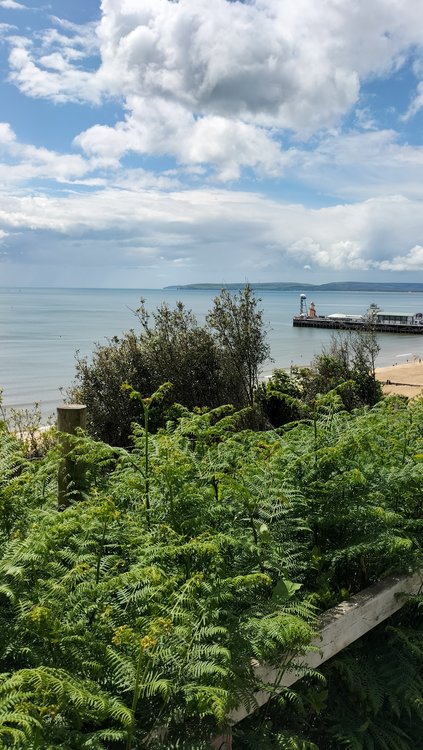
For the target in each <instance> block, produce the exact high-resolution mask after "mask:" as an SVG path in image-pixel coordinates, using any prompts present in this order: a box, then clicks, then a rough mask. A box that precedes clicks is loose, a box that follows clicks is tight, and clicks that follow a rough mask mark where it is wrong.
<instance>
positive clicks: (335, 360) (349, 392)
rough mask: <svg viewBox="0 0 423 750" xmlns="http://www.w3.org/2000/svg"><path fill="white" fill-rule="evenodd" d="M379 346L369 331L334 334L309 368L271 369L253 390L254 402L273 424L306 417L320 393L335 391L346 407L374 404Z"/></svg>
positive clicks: (378, 389)
mask: <svg viewBox="0 0 423 750" xmlns="http://www.w3.org/2000/svg"><path fill="white" fill-rule="evenodd" d="M378 352H379V345H378V343H377V341H376V338H375V335H374V333H373V332H372V331H363V332H361V331H360V332H359V333H343V334H339V335H337V336H333V337H332V339H331V343H330V346H329V347H328V348H327V349H324V350H323V351H322V352H321V354H318V355H317V356H316V357H315V358H314V360H313V362H312V363H311V365H310V367H307V368H305V367H304V368H299V367H293V368H291V371H290V372H289V373H288V372H285V371H284V370H274V372H273V373H272V376H271V377H270V378H269V379H268V380H267V381H266V382H264V383H261V384H260V385H259V386H258V387H257V389H256V401H257V404H259V405H260V407H261V409H262V410H263V413H264V415H265V417H266V418H267V420H268V421H269V422H270V424H271V425H272V426H273V427H280V426H281V425H284V424H287V423H288V422H292V421H293V420H295V419H301V418H302V417H309V416H310V415H311V414H312V413H313V410H314V408H315V400H316V397H318V396H319V395H321V394H324V393H329V392H330V391H335V392H336V393H337V394H338V395H339V396H340V398H341V400H342V404H343V406H344V408H345V409H347V410H348V411H352V410H353V409H355V408H357V407H360V406H366V405H367V406H373V405H374V404H376V403H377V402H378V401H380V399H381V398H382V388H381V385H380V383H379V382H378V381H377V380H376V378H375V359H376V356H377V354H378Z"/></svg>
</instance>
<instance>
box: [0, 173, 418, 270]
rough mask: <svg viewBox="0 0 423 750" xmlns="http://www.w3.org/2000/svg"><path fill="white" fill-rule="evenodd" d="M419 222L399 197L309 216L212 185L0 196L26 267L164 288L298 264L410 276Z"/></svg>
mask: <svg viewBox="0 0 423 750" xmlns="http://www.w3.org/2000/svg"><path fill="white" fill-rule="evenodd" d="M422 217H423V211H422V202H421V201H416V200H414V201H411V200H407V199H405V198H403V197H401V196H397V197H395V196H391V197H389V198H388V197H386V198H378V199H373V200H369V201H364V202H362V203H357V204H355V205H342V204H340V205H337V206H332V207H328V208H322V209H318V210H317V209H313V210H312V209H306V208H305V207H303V206H301V205H295V204H291V205H289V204H286V203H282V202H278V201H272V200H270V199H266V198H265V197H263V196H261V195H259V194H253V193H246V192H235V191H228V190H217V189H215V190H205V189H203V190H198V191H193V190H182V191H181V190H166V191H162V190H160V189H159V188H158V187H157V186H156V187H154V186H150V187H145V188H144V189H143V188H138V189H136V190H132V189H123V188H116V189H112V188H106V189H103V190H93V191H91V192H89V193H84V194H79V193H77V192H74V193H70V194H68V195H62V196H55V197H51V196H48V195H42V194H38V195H22V196H19V195H15V196H11V195H10V193H7V192H6V191H5V192H4V193H0V230H1V231H2V232H7V233H9V234H10V236H9V237H8V238H7V247H8V250H9V257H13V249H14V248H19V253H20V257H21V258H22V257H24V258H25V262H30V261H34V259H35V258H36V259H37V262H38V263H40V266H43V265H45V264H49V265H51V266H57V268H60V267H61V266H62V265H63V264H64V265H67V266H74V267H75V268H76V267H78V265H79V266H81V268H82V267H85V266H87V267H95V268H97V274H98V275H99V276H100V277H101V276H102V275H104V274H106V273H107V270H108V269H110V268H114V267H121V268H122V269H125V268H126V269H131V268H134V269H135V268H139V267H144V266H145V265H148V267H149V268H150V272H149V273H150V283H151V284H152V285H155V284H156V285H157V284H158V283H160V281H159V279H160V276H161V274H164V276H165V278H166V279H167V282H166V283H171V282H172V281H174V280H175V278H176V279H177V280H179V281H183V280H188V281H195V280H201V279H210V280H217V281H218V280H221V279H222V277H223V276H225V278H226V280H228V281H230V280H239V278H240V269H242V275H243V276H245V277H247V278H254V280H260V279H261V280H274V279H275V278H283V277H284V276H285V274H286V271H287V269H289V270H290V273H293V274H294V273H295V272H296V269H297V271H299V270H303V269H304V267H307V266H310V267H312V268H313V273H318V272H320V273H325V274H326V277H327V276H328V275H329V276H330V275H332V274H333V273H336V272H340V271H342V272H345V275H346V276H347V277H348V276H351V275H354V274H356V273H361V272H363V271H366V272H367V273H373V274H376V273H378V272H380V271H392V272H395V271H407V270H408V271H416V270H419V269H421V267H422V266H421V264H422V257H423V251H422V247H423V243H422V237H423V218H422ZM16 232H19V233H20V234H19V241H18V242H17V241H16V242H14V239H13V237H14V233H16ZM410 248H412V250H410ZM178 268H180V273H181V274H182V269H183V276H182V275H181V276H178V273H179V272H178ZM172 269H173V270H172ZM128 274H129V271H128ZM175 274H176V276H175ZM130 280H131V279H130V275H128V283H130Z"/></svg>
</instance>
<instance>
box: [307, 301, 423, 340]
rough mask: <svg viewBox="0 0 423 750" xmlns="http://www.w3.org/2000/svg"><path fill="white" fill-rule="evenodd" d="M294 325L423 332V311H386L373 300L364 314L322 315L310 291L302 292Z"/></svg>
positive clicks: (351, 329)
mask: <svg viewBox="0 0 423 750" xmlns="http://www.w3.org/2000/svg"><path fill="white" fill-rule="evenodd" d="M292 325H293V326H297V327H299V328H332V329H334V330H344V331H363V330H372V331H375V332H376V333H416V334H419V333H420V334H423V313H414V314H411V313H401V312H385V311H384V310H381V308H380V307H378V306H377V305H375V304H374V303H372V304H371V305H370V306H369V308H368V310H367V312H366V313H365V314H364V315H352V314H351V315H350V314H349V313H341V312H337V313H332V314H331V315H318V314H317V310H316V306H315V304H314V302H311V303H310V306H308V305H307V297H306V295H305V294H301V295H300V314H299V315H294V317H293V319H292Z"/></svg>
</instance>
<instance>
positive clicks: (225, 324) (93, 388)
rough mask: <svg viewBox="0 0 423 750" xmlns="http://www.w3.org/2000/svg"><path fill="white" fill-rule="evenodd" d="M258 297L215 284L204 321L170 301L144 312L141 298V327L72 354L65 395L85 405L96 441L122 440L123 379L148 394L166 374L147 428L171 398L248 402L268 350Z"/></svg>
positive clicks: (130, 409)
mask: <svg viewBox="0 0 423 750" xmlns="http://www.w3.org/2000/svg"><path fill="white" fill-rule="evenodd" d="M258 302H259V300H257V299H256V298H255V296H254V294H253V292H252V290H251V288H250V287H249V286H246V287H245V289H244V290H243V291H242V292H240V293H239V294H234V295H231V294H229V292H228V291H227V290H225V289H224V290H222V292H221V293H220V295H218V296H217V297H216V298H215V300H214V303H213V307H212V309H211V311H210V312H209V314H208V316H207V320H206V323H205V324H204V325H200V324H199V323H198V321H197V320H196V318H195V316H194V315H193V313H192V312H191V311H190V310H188V309H187V308H185V306H184V305H183V303H182V302H178V303H177V304H176V306H175V308H174V309H173V310H172V309H171V308H169V306H168V305H166V304H162V305H161V306H160V307H159V308H158V309H157V310H156V312H155V313H153V314H152V315H150V314H149V313H148V312H147V310H146V308H145V305H144V302H143V301H141V306H140V308H139V309H138V310H137V311H136V313H137V316H138V320H139V322H140V326H141V331H140V333H136V332H135V331H129V332H127V333H126V334H124V335H123V336H122V337H121V338H117V337H115V338H113V339H111V340H110V341H109V343H108V344H106V345H97V347H96V348H95V351H94V354H93V357H92V360H91V361H89V360H88V359H87V358H80V357H77V360H76V383H75V385H74V386H73V388H72V389H71V390H70V392H69V394H68V396H69V399H70V400H72V401H74V402H76V403H83V404H86V406H87V408H88V429H89V431H90V433H91V434H92V435H93V436H94V437H96V438H99V439H101V440H104V441H106V442H109V443H112V444H114V445H121V446H127V445H128V436H129V434H130V431H131V422H132V421H133V420H134V419H135V418H136V415H137V409H136V405H135V404H134V403H133V402H129V401H128V399H127V398H126V396H125V395H124V394H123V393H122V391H121V385H122V383H124V382H130V383H132V385H133V386H134V387H135V388H137V389H138V390H139V391H140V392H141V393H152V392H153V391H155V390H156V389H157V388H159V386H160V385H161V383H164V382H165V381H171V382H172V385H173V389H172V394H171V396H170V397H169V398H167V399H164V400H163V401H162V402H161V404H160V406H159V407H158V408H156V409H153V410H152V414H151V423H150V426H151V427H152V428H156V427H157V426H159V425H163V424H165V422H166V419H167V418H168V417H169V414H170V411H169V410H170V408H171V405H172V403H174V402H177V403H180V404H182V405H183V406H185V407H187V408H188V409H194V408H195V407H207V408H209V409H210V408H215V407H217V406H220V405H222V404H225V403H231V404H234V406H235V407H236V408H243V407H244V406H247V405H250V406H251V405H252V404H253V401H254V390H255V388H256V387H257V385H258V377H259V373H260V369H261V367H262V365H263V363H264V362H265V360H266V359H267V358H268V357H269V348H268V346H267V344H266V331H265V326H264V322H263V316H262V312H261V310H260V309H259V308H258Z"/></svg>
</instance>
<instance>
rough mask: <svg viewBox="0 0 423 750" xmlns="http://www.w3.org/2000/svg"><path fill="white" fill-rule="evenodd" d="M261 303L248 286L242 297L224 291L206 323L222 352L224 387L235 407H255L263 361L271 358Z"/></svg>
mask: <svg viewBox="0 0 423 750" xmlns="http://www.w3.org/2000/svg"><path fill="white" fill-rule="evenodd" d="M259 302H260V300H259V299H257V298H256V297H255V295H254V292H253V290H252V288H251V287H250V286H249V284H247V285H246V286H245V287H244V289H243V290H242V292H240V293H239V294H233V295H232V294H231V293H230V292H229V291H228V290H227V289H222V291H221V292H220V294H219V295H218V296H217V297H215V299H214V302H213V308H212V310H211V311H210V313H209V314H208V315H207V318H206V320H207V323H208V325H209V327H210V329H211V331H212V332H213V334H214V336H215V338H216V343H217V346H218V347H219V350H220V359H221V362H222V365H223V367H224V374H225V378H224V387H225V389H226V393H227V395H228V396H229V398H228V400H229V401H230V402H231V403H234V404H235V406H245V405H249V406H253V405H254V394H255V391H256V388H257V386H258V384H259V375H260V372H261V367H262V365H263V364H264V362H265V361H266V360H267V359H269V357H270V347H269V345H268V344H267V342H266V330H265V324H264V321H263V312H262V310H259V308H258V303H259Z"/></svg>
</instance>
